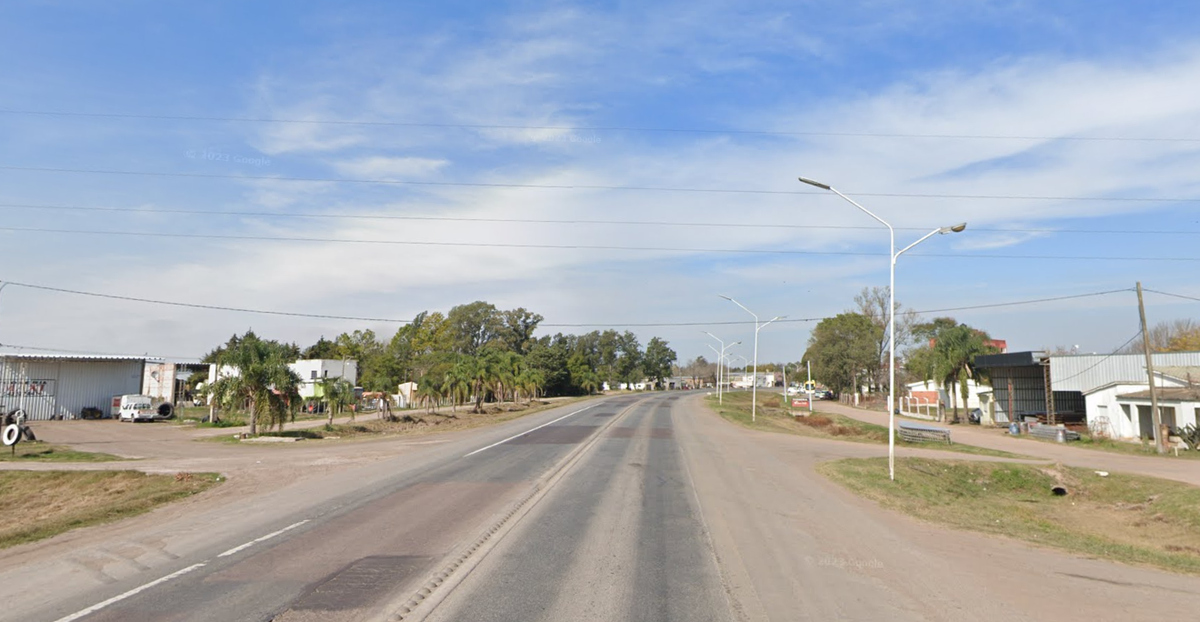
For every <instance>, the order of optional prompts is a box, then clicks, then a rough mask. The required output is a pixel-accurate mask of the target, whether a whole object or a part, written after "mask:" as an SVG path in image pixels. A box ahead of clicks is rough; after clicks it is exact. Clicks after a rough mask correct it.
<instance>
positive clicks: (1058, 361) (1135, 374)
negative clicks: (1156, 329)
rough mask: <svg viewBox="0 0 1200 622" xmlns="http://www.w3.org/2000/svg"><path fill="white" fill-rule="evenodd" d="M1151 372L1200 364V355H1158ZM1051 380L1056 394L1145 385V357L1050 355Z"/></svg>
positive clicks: (1193, 353) (1155, 355) (1154, 358)
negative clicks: (1114, 384)
mask: <svg viewBox="0 0 1200 622" xmlns="http://www.w3.org/2000/svg"><path fill="white" fill-rule="evenodd" d="M1152 356H1153V359H1152V360H1153V361H1154V370H1155V371H1156V372H1157V371H1159V370H1162V369H1168V368H1172V367H1176V368H1177V367H1194V366H1197V365H1200V352H1158V353H1155V354H1153V355H1152ZM1050 380H1051V382H1052V384H1053V385H1054V390H1055V391H1080V392H1087V391H1091V390H1092V389H1095V388H1096V387H1101V386H1104V385H1107V384H1112V383H1117V382H1119V383H1129V384H1147V380H1146V355H1144V354H1064V355H1057V354H1053V355H1051V356H1050Z"/></svg>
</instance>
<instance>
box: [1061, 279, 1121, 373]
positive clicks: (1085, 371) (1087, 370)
mask: <svg viewBox="0 0 1200 622" xmlns="http://www.w3.org/2000/svg"><path fill="white" fill-rule="evenodd" d="M1125 291H1129V290H1125ZM1141 336H1142V331H1140V330H1139V331H1138V332H1137V333H1135V334H1134V335H1133V336H1132V337H1130V338H1129V341H1126V342H1125V343H1123V344H1121V345H1119V346H1117V349H1116V350H1113V351H1112V352H1109V353H1108V354H1106V355H1104V357H1102V358H1101V359H1100V360H1098V361H1096V362H1095V363H1094V364H1093V365H1090V366H1088V367H1087V368H1086V369H1083V370H1082V371H1079V372H1077V373H1075V374H1072V375H1070V376H1067V377H1066V378H1054V379H1052V380H1053V382H1065V381H1067V380H1070V379H1072V378H1078V377H1079V376H1082V375H1084V374H1086V373H1087V372H1089V371H1091V370H1093V369H1095V368H1096V367H1098V366H1099V365H1100V364H1101V363H1103V362H1104V361H1107V360H1108V359H1110V358H1112V357H1114V356H1116V355H1118V354H1120V353H1121V350H1124V349H1125V347H1126V346H1128V345H1129V344H1131V343H1133V340H1134V339H1137V338H1138V337H1141Z"/></svg>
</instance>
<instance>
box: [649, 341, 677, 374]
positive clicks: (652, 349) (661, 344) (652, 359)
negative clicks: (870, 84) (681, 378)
mask: <svg viewBox="0 0 1200 622" xmlns="http://www.w3.org/2000/svg"><path fill="white" fill-rule="evenodd" d="M674 362H675V351H674V350H672V349H671V348H670V347H668V346H667V342H666V341H663V340H662V339H659V338H658V337H652V338H651V339H650V343H647V344H646V353H645V355H644V356H643V357H642V369H643V371H645V372H646V375H647V376H649V377H651V378H653V379H654V381H655V382H656V383H658V384H660V385H661V384H662V381H663V378H665V377H667V376H669V375H670V374H671V365H672V364H673V363H674Z"/></svg>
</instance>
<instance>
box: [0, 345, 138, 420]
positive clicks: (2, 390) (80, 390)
mask: <svg viewBox="0 0 1200 622" xmlns="http://www.w3.org/2000/svg"><path fill="white" fill-rule="evenodd" d="M145 366H146V358H145V357H133V356H84V355H72V354H0V399H2V400H3V401H0V404H2V408H3V409H4V412H6V413H7V412H8V411H9V410H12V409H14V408H21V409H23V410H24V411H25V414H26V416H27V417H28V418H29V419H30V420H39V419H40V420H45V419H77V418H79V417H80V415H81V413H82V411H83V409H85V408H95V409H97V410H98V411H99V412H100V413H101V415H100V416H103V417H107V416H108V414H109V412H110V410H111V405H112V399H113V397H115V396H120V395H128V394H137V393H138V392H139V391H140V390H141V388H142V373H143V371H144V369H145Z"/></svg>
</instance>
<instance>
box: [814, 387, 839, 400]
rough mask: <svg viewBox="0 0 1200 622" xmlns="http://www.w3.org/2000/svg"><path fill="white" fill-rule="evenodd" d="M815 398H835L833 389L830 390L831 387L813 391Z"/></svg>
mask: <svg viewBox="0 0 1200 622" xmlns="http://www.w3.org/2000/svg"><path fill="white" fill-rule="evenodd" d="M813 398H814V399H818V400H832V399H835V398H834V397H833V391H830V390H829V389H817V390H816V391H815V392H814V393H813Z"/></svg>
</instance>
